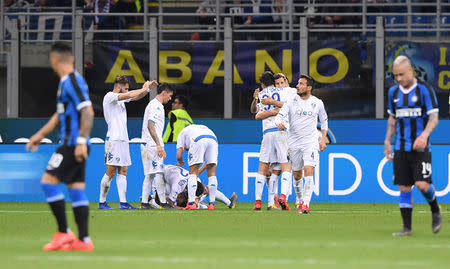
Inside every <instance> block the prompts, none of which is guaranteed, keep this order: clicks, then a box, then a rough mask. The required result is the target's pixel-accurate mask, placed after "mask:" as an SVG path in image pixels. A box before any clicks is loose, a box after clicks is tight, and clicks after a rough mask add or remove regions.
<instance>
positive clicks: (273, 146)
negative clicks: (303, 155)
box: [259, 131, 288, 163]
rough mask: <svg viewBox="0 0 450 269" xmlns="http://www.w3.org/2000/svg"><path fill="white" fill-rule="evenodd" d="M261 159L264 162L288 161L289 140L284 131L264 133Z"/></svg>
mask: <svg viewBox="0 0 450 269" xmlns="http://www.w3.org/2000/svg"><path fill="white" fill-rule="evenodd" d="M259 161H260V162H263V163H287V162H288V140H287V133H286V132H283V131H275V132H268V133H266V134H264V136H263V140H262V142H261V150H260V152H259Z"/></svg>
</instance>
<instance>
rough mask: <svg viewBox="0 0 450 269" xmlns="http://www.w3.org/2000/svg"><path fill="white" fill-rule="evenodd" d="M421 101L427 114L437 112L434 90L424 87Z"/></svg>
mask: <svg viewBox="0 0 450 269" xmlns="http://www.w3.org/2000/svg"><path fill="white" fill-rule="evenodd" d="M423 103H424V105H425V111H426V112H427V115H430V114H431V113H437V112H439V108H438V103H437V98H436V93H435V92H434V90H433V88H431V87H424V90H423Z"/></svg>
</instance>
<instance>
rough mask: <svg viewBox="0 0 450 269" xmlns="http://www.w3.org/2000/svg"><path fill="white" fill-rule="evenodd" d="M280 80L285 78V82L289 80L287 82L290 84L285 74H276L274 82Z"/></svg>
mask: <svg viewBox="0 0 450 269" xmlns="http://www.w3.org/2000/svg"><path fill="white" fill-rule="evenodd" d="M279 78H284V79H285V80H287V81H288V82H289V80H288V79H287V77H286V76H285V75H284V74H283V73H276V74H275V75H274V76H273V80H274V81H275V80H277V79H279Z"/></svg>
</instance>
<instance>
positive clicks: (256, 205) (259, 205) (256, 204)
mask: <svg viewBox="0 0 450 269" xmlns="http://www.w3.org/2000/svg"><path fill="white" fill-rule="evenodd" d="M253 210H255V211H261V200H256V202H255V207H253Z"/></svg>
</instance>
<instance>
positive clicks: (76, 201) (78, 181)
mask: <svg viewBox="0 0 450 269" xmlns="http://www.w3.org/2000/svg"><path fill="white" fill-rule="evenodd" d="M50 64H51V66H52V68H53V70H54V71H55V72H56V73H57V74H58V76H59V77H60V79H61V80H60V82H59V86H58V93H57V99H56V113H55V114H53V116H52V117H51V118H50V120H49V121H48V122H47V124H45V125H44V126H43V127H42V128H41V129H40V130H39V131H38V132H37V133H36V134H34V135H33V136H32V137H31V138H30V142H29V143H28V144H27V150H28V149H30V148H31V149H32V151H36V150H37V148H38V146H39V144H40V142H41V140H42V138H44V137H45V136H46V135H48V134H49V133H51V132H52V131H53V130H55V129H56V128H57V127H58V125H59V127H60V131H61V136H60V145H59V147H58V148H57V150H56V152H55V153H54V154H53V155H52V157H51V158H50V160H49V162H48V165H47V170H46V171H45V173H44V175H43V176H42V180H41V185H42V189H43V190H44V193H45V196H46V197H47V202H48V204H49V205H50V208H51V210H52V212H53V215H55V218H56V221H57V223H58V232H57V233H55V234H54V235H53V240H52V241H51V242H50V243H48V244H46V245H45V246H44V250H45V251H50V250H81V251H92V250H94V245H93V243H92V241H91V240H90V238H89V235H88V217H89V201H88V199H87V196H86V193H85V190H84V188H85V166H86V160H87V158H88V154H89V148H88V139H89V134H90V132H91V128H92V124H93V119H94V110H93V109H92V104H91V101H90V100H89V89H88V87H87V84H86V82H85V80H84V79H83V77H82V76H81V75H80V74H78V73H77V72H76V71H75V69H74V65H73V64H74V58H73V55H72V49H71V48H70V46H69V45H68V44H67V43H63V42H58V43H55V44H54V45H53V46H52V48H51V51H50ZM61 182H63V183H65V184H66V186H67V189H68V192H69V196H70V199H71V200H72V208H73V213H74V216H75V221H76V223H77V226H78V238H76V237H75V235H74V233H73V232H72V231H71V230H70V229H69V228H68V226H67V220H66V210H65V202H64V194H63V193H62V191H61V189H60V188H59V187H58V184H59V183H61Z"/></svg>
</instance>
